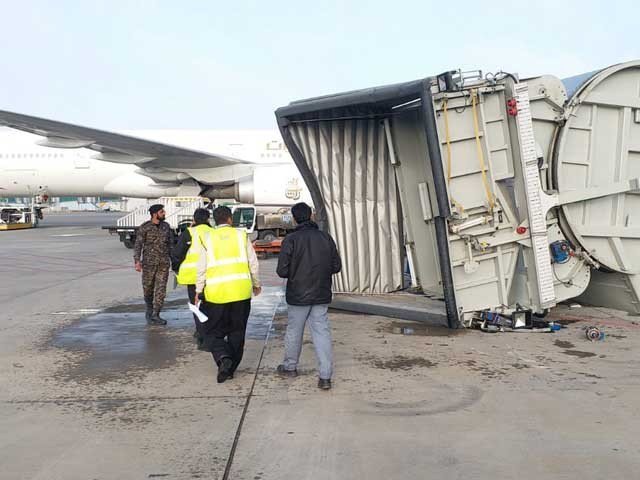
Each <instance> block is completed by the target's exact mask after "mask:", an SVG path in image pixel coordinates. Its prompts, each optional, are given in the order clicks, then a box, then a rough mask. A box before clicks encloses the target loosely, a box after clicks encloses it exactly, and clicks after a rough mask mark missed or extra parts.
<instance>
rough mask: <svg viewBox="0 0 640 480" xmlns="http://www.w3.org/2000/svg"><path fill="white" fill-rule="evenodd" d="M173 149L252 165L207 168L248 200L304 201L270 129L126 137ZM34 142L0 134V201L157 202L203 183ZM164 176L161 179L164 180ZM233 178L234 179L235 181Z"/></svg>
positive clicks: (302, 191)
mask: <svg viewBox="0 0 640 480" xmlns="http://www.w3.org/2000/svg"><path fill="white" fill-rule="evenodd" d="M126 133H127V134H129V135H134V136H137V137H140V138H146V139H153V140H158V141H163V142H166V143H171V144H173V145H177V146H183V147H189V148H195V149H198V150H200V151H204V152H211V153H215V154H218V155H228V156H231V157H234V158H239V159H242V160H245V161H248V162H253V164H252V165H240V166H238V167H233V168H232V169H229V168H226V169H225V168H218V169H215V168H214V169H211V171H210V172H209V173H208V174H207V177H208V178H209V179H210V183H211V184H217V183H225V182H229V181H230V180H236V181H238V180H240V181H242V182H243V183H242V184H241V185H245V186H246V185H249V184H250V185H249V186H248V187H247V188H249V189H250V190H251V194H252V195H253V197H252V199H253V201H252V202H251V203H261V204H267V205H272V204H273V205H289V204H291V203H294V202H295V201H310V197H309V195H308V192H307V190H306V187H305V185H304V182H303V181H302V179H301V177H300V174H299V173H298V170H297V168H296V167H295V165H294V164H293V162H292V160H291V157H290V156H289V154H288V153H287V151H286V149H285V148H284V145H283V143H282V140H281V139H280V137H279V134H278V132H277V131H233V132H225V131H206V130H168V131H135V132H126ZM38 140H40V137H38V136H35V135H31V134H28V133H24V132H16V131H14V130H8V129H0V197H27V196H45V195H46V196H48V197H54V196H102V197H105V196H107V197H137V198H157V197H161V196H175V195H198V194H199V193H200V192H201V191H202V190H203V187H205V186H203V185H202V184H198V183H196V182H195V181H193V180H192V179H181V178H180V174H179V173H177V172H176V173H175V174H173V173H171V172H166V173H163V174H162V175H158V176H157V177H156V178H152V177H150V176H149V174H145V173H144V172H143V171H142V170H141V169H140V168H139V167H138V166H136V165H131V164H126V163H110V162H104V161H101V160H96V159H95V158H92V157H93V156H95V155H96V152H94V151H91V150H87V149H84V148H74V149H70V148H49V147H42V146H39V145H37V144H36V141H38ZM165 177H166V178H165ZM238 177H240V178H238Z"/></svg>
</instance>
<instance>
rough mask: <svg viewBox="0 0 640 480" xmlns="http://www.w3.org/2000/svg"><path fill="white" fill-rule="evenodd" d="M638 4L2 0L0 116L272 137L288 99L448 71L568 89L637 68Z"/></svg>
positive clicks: (419, 0)
mask: <svg viewBox="0 0 640 480" xmlns="http://www.w3.org/2000/svg"><path fill="white" fill-rule="evenodd" d="M518 5H520V6H518ZM639 5H640V2H637V1H633V0H627V1H608V2H605V1H590V0H587V1H585V0H583V1H562V0H555V1H547V0H537V1H536V2H532V1H529V2H514V1H512V0H503V1H495V0H493V1H491V2H478V1H474V2H468V1H439V2H432V1H427V0H415V1H400V0H394V1H390V0H385V1H358V2H356V1H351V2H348V1H346V0H345V1H333V0H331V1H329V0H327V1H314V2H303V1H298V2H293V1H292V2H279V1H275V0H267V1H264V0H263V1H256V2H243V1H225V2H222V1H215V0H190V1H183V2H177V1H175V0H173V1H169V0H167V1H137V2H135V1H117V0H112V1H108V2H107V1H93V2H92V1H70V0H56V1H50V0H47V1H45V0H30V1H26V2H15V1H9V0H0V12H2V13H1V14H0V29H1V30H0V31H1V32H2V38H3V42H2V43H3V48H2V56H1V60H0V82H1V83H0V109H3V110H11V111H16V112H21V113H27V114H32V115H38V116H44V117H48V118H54V119H58V120H63V121H68V122H73V123H79V124H82V125H87V126H92V127H98V128H107V129H135V128H147V129H149V128H215V129H244V128H271V127H275V124H274V116H273V111H274V109H275V108H277V107H279V106H282V105H285V104H287V103H288V102H290V101H292V100H296V99H300V98H306V97H310V96H317V95H321V94H326V93H334V92H339V91H345V90H352V89H356V88H364V87H370V86H374V85H381V84H388V83H394V82H400V81H405V80H413V79H416V78H422V77H426V76H429V75H432V74H436V73H439V72H441V71H444V70H450V69H456V68H463V69H477V68H481V69H483V70H484V71H496V70H498V69H504V70H508V71H513V72H518V73H520V74H521V75H535V74H544V73H547V74H554V75H557V76H560V77H563V76H564V77H566V76H571V75H573V74H577V73H581V72H585V71H590V70H594V69H597V68H599V67H603V66H606V65H610V64H613V63H617V62H620V61H625V60H630V59H634V58H640V42H639V40H638V34H639V31H640V29H639V28H638V19H639V18H640V6H639Z"/></svg>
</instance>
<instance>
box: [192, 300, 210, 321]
mask: <svg viewBox="0 0 640 480" xmlns="http://www.w3.org/2000/svg"><path fill="white" fill-rule="evenodd" d="M201 303H202V302H198V305H194V304H193V303H191V302H189V303H187V305H189V310H191V311H192V312H193V313H194V314H195V316H196V317H198V320H200V323H204V322H206V321H207V320H209V317H207V316H206V315H205V314H204V313H202V311H201V310H200V304H201Z"/></svg>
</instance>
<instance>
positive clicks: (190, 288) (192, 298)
mask: <svg viewBox="0 0 640 480" xmlns="http://www.w3.org/2000/svg"><path fill="white" fill-rule="evenodd" d="M187 294H188V295H189V302H190V303H192V304H194V305H195V303H196V286H195V285H187ZM193 321H194V323H195V324H196V332H197V334H198V337H200V338H202V337H203V334H202V323H200V320H198V317H196V314H195V313H194V314H193Z"/></svg>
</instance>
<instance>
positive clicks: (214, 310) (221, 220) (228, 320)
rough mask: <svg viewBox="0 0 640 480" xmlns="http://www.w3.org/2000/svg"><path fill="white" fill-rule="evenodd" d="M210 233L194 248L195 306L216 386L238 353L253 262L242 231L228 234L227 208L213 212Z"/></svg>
mask: <svg viewBox="0 0 640 480" xmlns="http://www.w3.org/2000/svg"><path fill="white" fill-rule="evenodd" d="M213 219H214V220H215V222H216V227H215V228H214V229H213V230H211V231H209V232H206V233H205V235H204V236H203V238H202V243H201V245H200V247H199V251H198V254H199V258H198V268H197V276H196V298H195V300H196V302H197V301H198V300H202V301H203V305H202V306H201V307H200V309H201V310H202V311H203V312H204V313H205V314H206V315H207V317H209V319H208V320H207V321H206V322H204V323H203V324H202V325H201V328H202V332H203V334H204V343H205V345H206V347H207V348H208V349H209V351H210V352H211V354H212V355H213V359H214V360H215V362H216V365H218V383H222V382H224V381H226V380H228V379H230V378H233V374H234V372H235V371H236V369H237V368H238V365H239V364H240V361H241V360H242V354H243V352H244V337H245V331H246V328H247V320H248V319H249V313H250V312H251V296H252V294H253V295H260V293H261V291H262V289H261V287H260V280H259V279H258V259H257V257H256V252H255V251H254V249H253V245H252V244H251V242H250V241H249V239H248V238H247V232H246V231H245V230H244V229H238V228H233V227H232V226H231V225H232V215H231V210H230V209H229V207H225V206H221V207H218V208H216V209H215V210H214V211H213Z"/></svg>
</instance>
